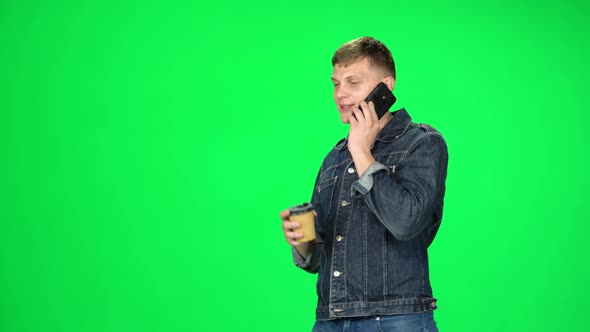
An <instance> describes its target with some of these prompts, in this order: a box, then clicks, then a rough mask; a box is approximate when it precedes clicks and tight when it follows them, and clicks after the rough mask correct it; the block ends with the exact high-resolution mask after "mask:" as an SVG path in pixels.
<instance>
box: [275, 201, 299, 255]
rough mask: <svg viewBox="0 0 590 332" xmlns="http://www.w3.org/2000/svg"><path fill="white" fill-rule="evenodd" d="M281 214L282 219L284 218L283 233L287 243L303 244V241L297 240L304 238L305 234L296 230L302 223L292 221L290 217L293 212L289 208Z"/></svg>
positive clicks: (293, 244)
mask: <svg viewBox="0 0 590 332" xmlns="http://www.w3.org/2000/svg"><path fill="white" fill-rule="evenodd" d="M279 215H280V216H281V220H283V225H282V227H283V235H285V240H287V243H289V244H290V245H292V246H300V245H302V243H301V242H297V239H300V238H302V237H303V234H301V233H298V232H295V229H297V228H299V226H301V225H300V224H299V223H298V222H291V220H290V219H289V216H290V215H291V212H290V211H289V210H288V209H287V210H283V211H281V213H280V214H279Z"/></svg>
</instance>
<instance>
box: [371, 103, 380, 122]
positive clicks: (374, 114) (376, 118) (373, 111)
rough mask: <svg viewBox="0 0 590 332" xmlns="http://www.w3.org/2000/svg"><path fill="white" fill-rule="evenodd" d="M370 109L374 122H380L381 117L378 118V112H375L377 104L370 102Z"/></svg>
mask: <svg viewBox="0 0 590 332" xmlns="http://www.w3.org/2000/svg"><path fill="white" fill-rule="evenodd" d="M369 108H370V109H371V112H370V113H371V118H372V119H373V121H374V122H379V117H378V116H377V111H376V110H375V103H373V102H372V101H370V102H369Z"/></svg>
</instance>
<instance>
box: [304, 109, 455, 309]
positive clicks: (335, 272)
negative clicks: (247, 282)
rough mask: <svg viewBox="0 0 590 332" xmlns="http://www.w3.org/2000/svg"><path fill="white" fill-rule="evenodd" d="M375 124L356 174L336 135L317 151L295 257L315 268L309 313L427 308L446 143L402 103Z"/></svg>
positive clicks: (433, 304) (430, 306) (309, 268)
mask: <svg viewBox="0 0 590 332" xmlns="http://www.w3.org/2000/svg"><path fill="white" fill-rule="evenodd" d="M393 115H394V118H393V119H392V120H391V121H390V122H389V123H388V124H387V125H386V126H385V128H383V129H382V130H381V132H379V134H378V136H377V138H376V140H375V143H374V145H373V147H372V151H371V152H372V154H373V157H374V158H375V160H376V161H375V162H374V163H373V164H371V165H370V166H369V168H368V169H367V170H366V171H365V172H364V173H363V174H362V176H361V177H360V178H359V177H358V175H357V171H356V169H355V166H354V163H353V160H352V157H351V155H350V153H349V151H348V148H347V142H348V141H347V139H346V138H345V139H343V140H341V141H340V142H338V144H337V145H336V146H335V147H334V148H333V149H332V151H330V153H329V154H328V155H327V156H326V158H325V159H324V161H323V163H322V166H321V168H320V171H319V173H318V176H317V179H316V183H315V188H314V192H313V196H312V204H313V205H314V208H315V210H316V212H317V217H316V220H315V226H316V240H315V241H314V242H313V243H312V250H311V254H310V255H309V256H308V257H307V258H306V259H305V260H304V259H303V258H302V257H301V256H300V255H299V253H298V252H297V251H296V250H295V249H293V259H294V262H295V264H296V265H297V266H298V267H300V268H302V269H304V270H306V271H308V272H310V273H319V275H318V281H317V294H318V305H317V309H316V318H317V319H318V320H330V319H336V318H341V317H359V316H371V315H395V314H411V313H421V312H426V311H433V310H434V309H436V308H437V307H436V299H435V298H433V296H432V289H431V287H430V280H429V270H428V254H427V248H428V246H429V245H430V244H431V243H432V240H433V239H434V237H435V235H436V233H437V231H438V228H439V226H440V223H441V219H442V212H443V199H444V193H445V179H446V175H447V159H448V156H447V146H446V143H445V141H444V140H443V138H442V136H441V134H440V133H439V132H438V131H436V130H435V129H434V128H432V127H430V126H428V125H424V124H415V123H412V119H411V117H410V116H409V115H408V113H407V112H406V110H405V109H403V108H402V109H400V110H398V111H396V112H394V113H393Z"/></svg>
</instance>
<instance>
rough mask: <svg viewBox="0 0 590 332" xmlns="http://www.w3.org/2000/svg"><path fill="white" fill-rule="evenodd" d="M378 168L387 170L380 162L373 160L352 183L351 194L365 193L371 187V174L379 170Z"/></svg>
mask: <svg viewBox="0 0 590 332" xmlns="http://www.w3.org/2000/svg"><path fill="white" fill-rule="evenodd" d="M380 170H385V171H387V167H385V165H383V164H382V163H380V162H377V161H374V162H373V163H372V164H371V165H369V167H368V168H367V170H366V171H365V172H364V173H363V175H361V177H360V178H359V179H358V180H357V181H355V182H354V183H353V184H352V189H351V190H352V193H351V194H352V195H353V196H354V195H355V194H356V193H361V194H362V195H366V194H367V193H368V192H369V191H370V190H371V188H373V174H375V173H377V172H379V171H380Z"/></svg>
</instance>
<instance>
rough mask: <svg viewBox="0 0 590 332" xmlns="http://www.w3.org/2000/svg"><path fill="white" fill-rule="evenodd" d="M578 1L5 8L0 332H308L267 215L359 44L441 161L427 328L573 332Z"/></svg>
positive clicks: (291, 195)
mask: <svg viewBox="0 0 590 332" xmlns="http://www.w3.org/2000/svg"><path fill="white" fill-rule="evenodd" d="M582 3H583V2H582V1H580V2H576V1H561V2H557V1H518V0H517V1H493V2H485V3H479V2H474V1H446V2H439V1H422V2H412V1H403V2H402V1H371V2H358V1H354V2H353V1H340V2H334V3H328V2H325V3H324V2H321V1H304V2H282V3H281V4H279V3H277V2H260V3H255V2H254V3H253V2H226V1H214V2H209V3H202V2H201V3H200V2H198V1H171V0H168V1H147V0H146V1H129V2H119V1H113V2H110V3H109V2H104V1H92V2H91V1H71V2H65V1H59V2H58V1H47V2H44V1H36V2H31V1H7V0H4V1H2V2H1V3H0V45H1V53H0V158H1V160H0V174H1V175H0V201H1V203H0V331H2V332H16V331H19V332H20V331H35V332H38V331H63V332H65V331H68V332H70V331H71V332H85V331H235V330H237V331H308V330H310V329H311V326H312V324H313V321H314V309H315V301H316V295H315V286H314V285H315V279H316V277H315V276H314V275H310V274H307V273H305V272H303V271H301V270H298V269H297V268H296V267H295V266H294V265H293V264H292V262H291V256H290V250H289V247H288V245H287V244H286V243H285V241H284V238H283V235H282V232H281V229H280V220H279V218H278V213H279V211H280V210H282V209H284V208H287V207H289V206H292V205H295V204H299V203H301V202H303V201H306V200H309V197H310V194H311V191H312V185H313V180H314V179H315V176H316V172H317V169H318V168H319V166H320V163H321V161H322V158H323V156H324V155H325V154H326V153H327V152H328V151H329V150H330V148H331V147H332V146H333V145H334V144H335V143H336V142H337V141H338V140H339V139H340V138H341V137H343V136H345V135H346V133H347V126H346V125H342V124H341V123H340V122H339V118H338V115H337V111H336V108H335V106H334V104H333V101H332V85H331V82H330V75H331V72H332V67H331V63H330V60H331V57H332V54H333V52H334V51H335V50H336V49H337V48H338V47H339V46H340V45H341V44H343V43H345V42H346V41H348V40H351V39H353V38H357V37H360V36H364V35H370V36H373V37H375V38H377V39H380V40H382V41H383V42H384V43H385V44H386V45H388V46H389V48H390V49H391V51H392V53H393V56H394V58H395V60H396V64H397V69H398V80H397V83H396V87H395V92H396V95H397V96H398V102H397V104H396V106H397V107H402V106H403V107H406V108H407V109H408V111H409V112H410V114H411V115H412V116H413V118H414V120H415V121H416V122H426V123H429V124H431V125H433V126H434V127H436V128H437V129H439V130H440V131H441V132H442V133H443V135H444V137H445V139H446V140H447V144H448V146H449V155H450V160H449V173H448V179H447V195H446V199H445V216H444V219H443V224H442V228H441V229H440V232H439V234H438V237H437V239H436V241H435V242H434V244H433V245H432V246H431V248H430V249H431V250H430V255H431V271H432V276H431V280H432V284H433V288H434V292H435V297H437V298H439V303H438V304H439V307H440V309H439V310H438V311H437V312H436V314H435V318H436V320H437V322H438V325H439V328H440V329H441V330H442V331H558V330H559V331H581V330H584V329H587V328H588V325H589V324H588V320H587V318H586V317H585V308H586V307H587V302H588V297H589V296H590V291H589V290H588V287H587V285H586V282H587V280H588V277H587V273H588V271H589V268H588V261H590V257H589V256H590V254H589V250H588V247H587V242H586V241H587V233H588V231H589V230H590V227H589V226H588V215H587V208H585V207H586V206H587V202H586V198H587V197H588V195H587V192H586V189H587V188H588V186H589V180H588V176H587V175H586V172H587V171H588V169H589V166H590V165H589V162H588V143H589V140H588V136H587V133H586V132H587V128H586V127H587V124H588V120H589V118H588V110H589V109H590V103H589V102H588V92H587V91H586V90H587V88H588V83H587V79H588V77H589V74H590V65H589V64H588V59H589V58H590V47H589V46H590V45H589V42H588V40H590V28H589V26H588V18H589V8H588V7H589V6H588V5H586V4H582Z"/></svg>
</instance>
